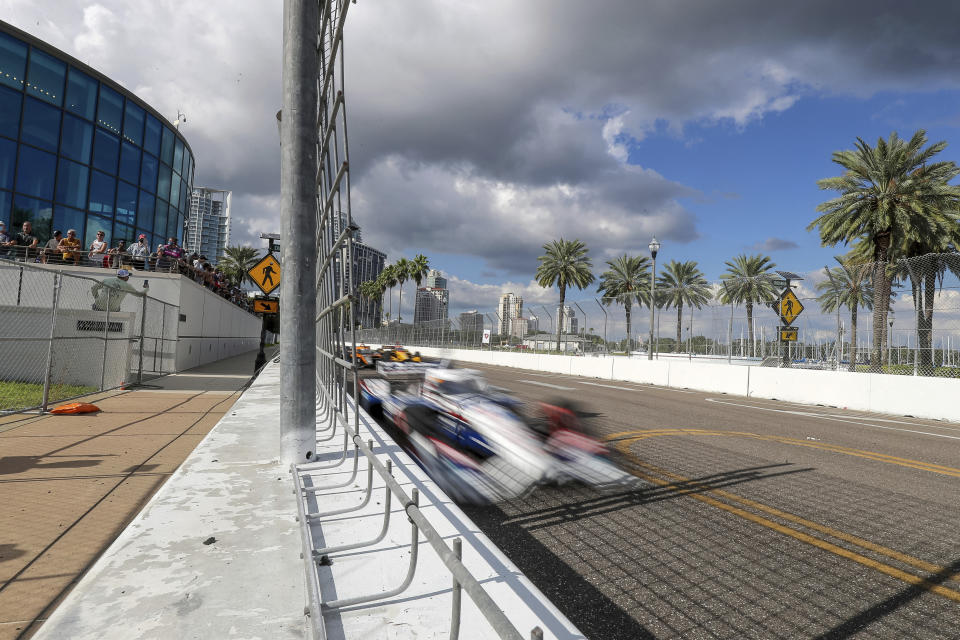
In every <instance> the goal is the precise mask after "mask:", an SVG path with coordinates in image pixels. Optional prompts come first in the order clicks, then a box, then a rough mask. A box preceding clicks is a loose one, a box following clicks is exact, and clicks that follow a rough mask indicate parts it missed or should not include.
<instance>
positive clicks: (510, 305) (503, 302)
mask: <svg viewBox="0 0 960 640" xmlns="http://www.w3.org/2000/svg"><path fill="white" fill-rule="evenodd" d="M498 313H499V314H500V324H499V326H498V327H497V333H498V334H499V335H500V336H518V337H521V338H522V337H523V336H524V335H526V332H527V321H526V318H524V317H523V298H521V297H520V296H517V295H514V294H512V293H505V294H503V295H502V296H500V307H499V309H498Z"/></svg>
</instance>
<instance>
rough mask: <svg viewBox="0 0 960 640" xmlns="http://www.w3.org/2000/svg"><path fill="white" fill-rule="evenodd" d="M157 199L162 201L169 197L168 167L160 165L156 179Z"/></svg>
mask: <svg viewBox="0 0 960 640" xmlns="http://www.w3.org/2000/svg"><path fill="white" fill-rule="evenodd" d="M157 197H158V198H163V199H164V200H166V199H168V198H169V197H170V167H168V166H167V165H165V164H161V165H160V175H159V176H158V177H157Z"/></svg>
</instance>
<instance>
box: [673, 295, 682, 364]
mask: <svg viewBox="0 0 960 640" xmlns="http://www.w3.org/2000/svg"><path fill="white" fill-rule="evenodd" d="M682 326H683V303H682V302H678V303H677V344H676V346H674V348H673V352H674V353H680V341H681V339H682V338H683V333H682V331H681V327H682Z"/></svg>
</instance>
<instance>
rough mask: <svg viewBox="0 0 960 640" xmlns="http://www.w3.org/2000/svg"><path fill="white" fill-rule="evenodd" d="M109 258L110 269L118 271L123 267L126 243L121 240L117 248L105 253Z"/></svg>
mask: <svg viewBox="0 0 960 640" xmlns="http://www.w3.org/2000/svg"><path fill="white" fill-rule="evenodd" d="M107 253H108V254H109V256H110V258H109V259H110V268H111V269H119V268H121V267H123V266H124V261H125V260H126V257H127V241H126V240H121V241H120V242H118V243H117V246H116V247H114V248H113V249H110V251H108V252H107Z"/></svg>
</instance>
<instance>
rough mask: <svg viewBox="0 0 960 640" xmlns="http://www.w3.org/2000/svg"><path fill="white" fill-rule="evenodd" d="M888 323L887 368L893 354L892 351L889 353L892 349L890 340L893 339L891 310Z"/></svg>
mask: <svg viewBox="0 0 960 640" xmlns="http://www.w3.org/2000/svg"><path fill="white" fill-rule="evenodd" d="M888 322H889V324H890V329H889V330H888V331H887V366H888V367H889V366H890V361H891V356H892V355H893V354H892V351H891V349H892V342H893V341H892V338H893V309H891V310H890V320H889V321H888Z"/></svg>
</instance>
